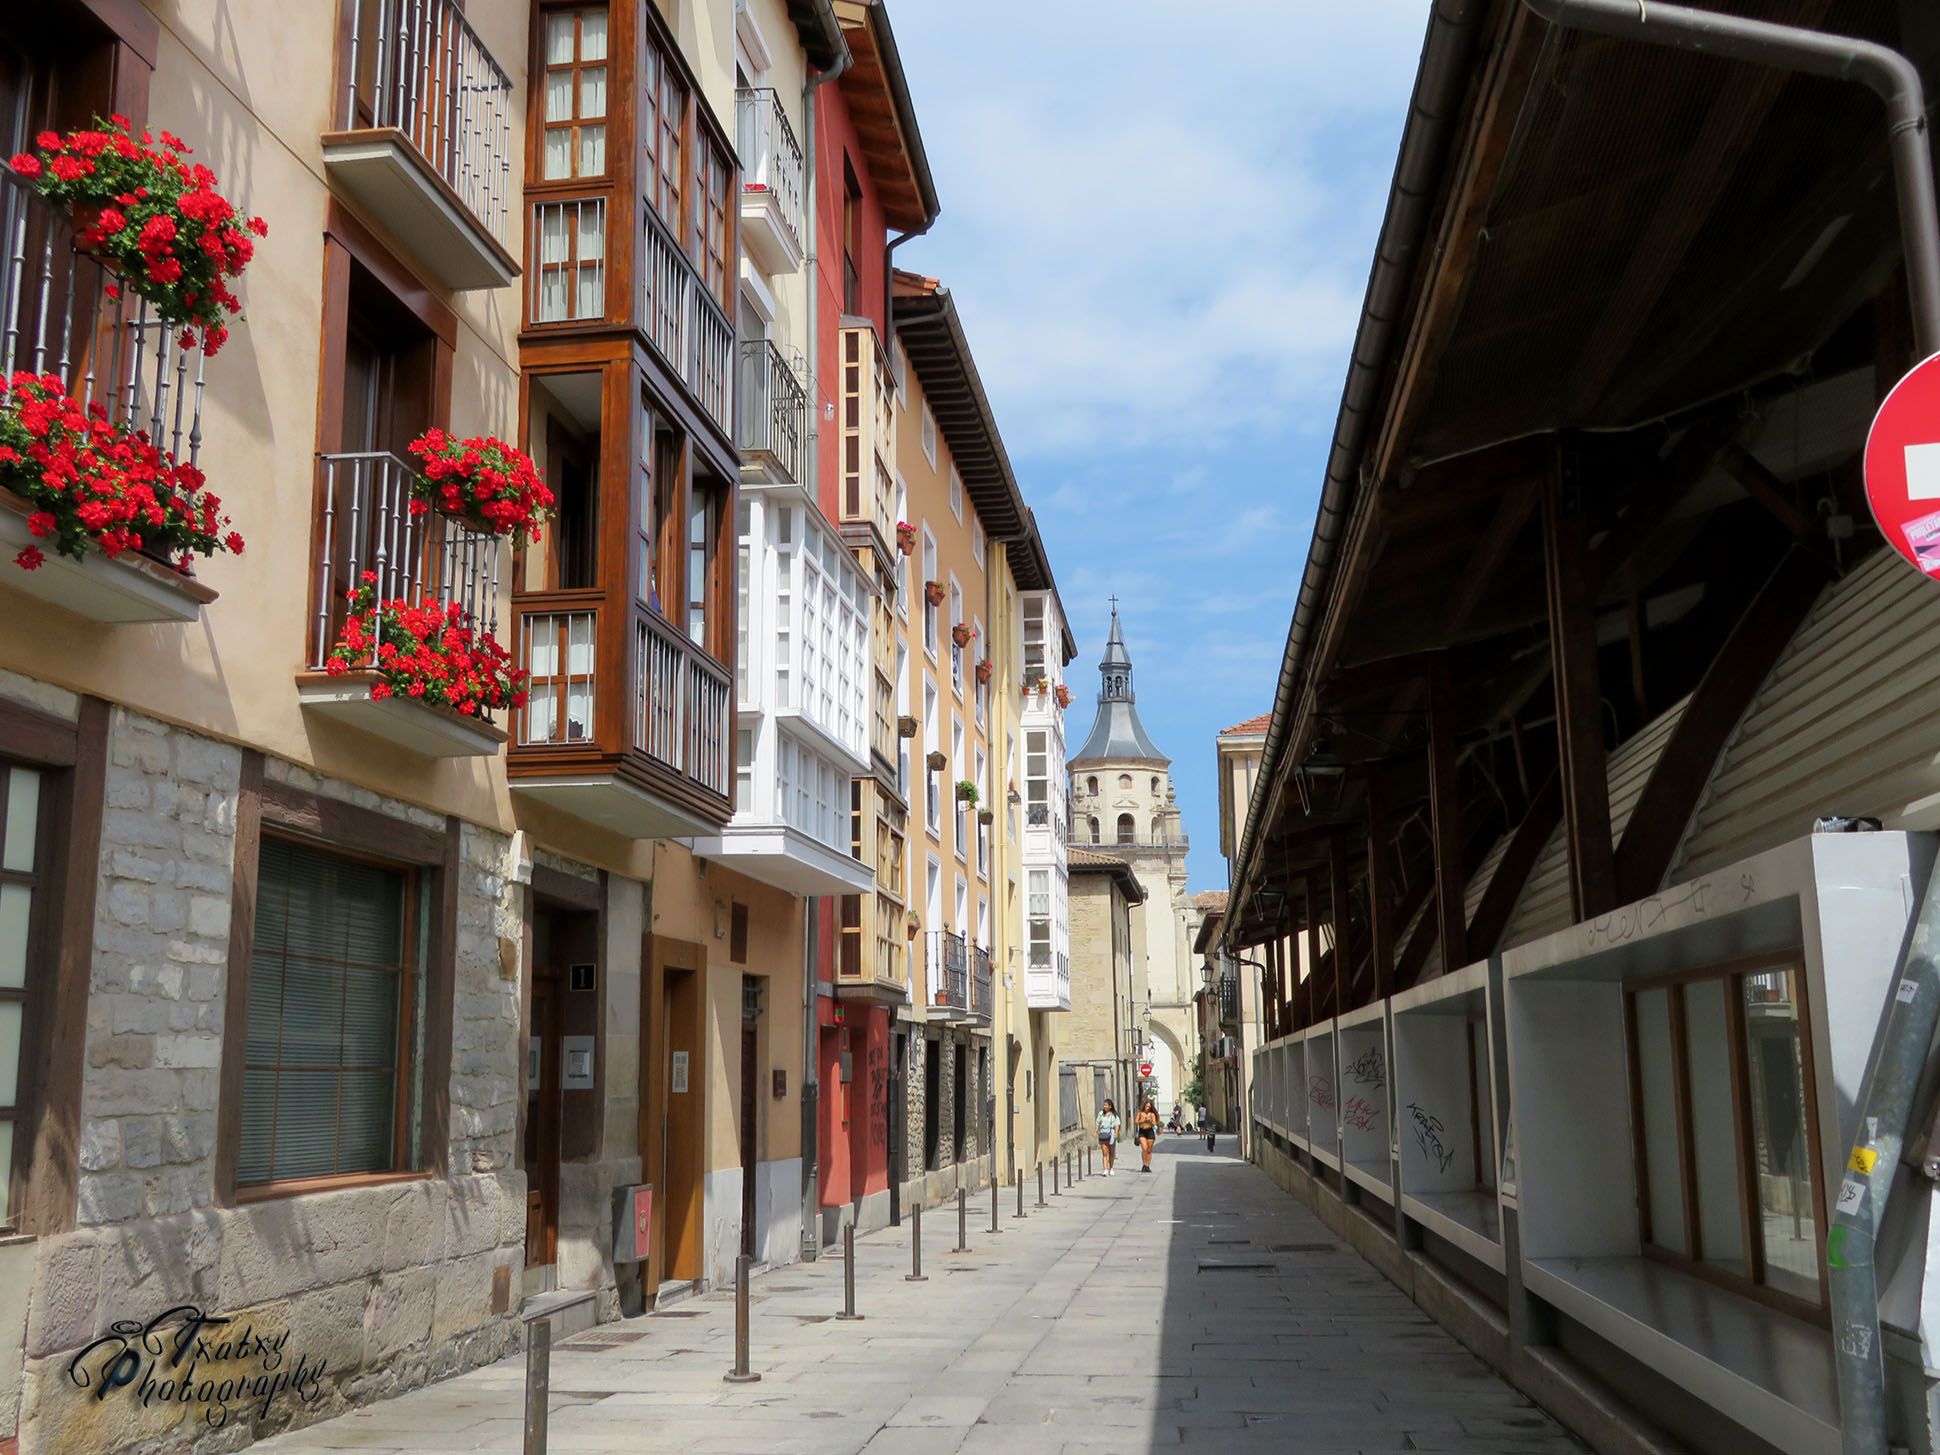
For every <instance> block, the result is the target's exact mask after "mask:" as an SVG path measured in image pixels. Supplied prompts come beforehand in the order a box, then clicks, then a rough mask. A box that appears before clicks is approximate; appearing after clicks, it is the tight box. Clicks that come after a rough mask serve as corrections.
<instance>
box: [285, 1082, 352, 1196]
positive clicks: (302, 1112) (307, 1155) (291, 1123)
mask: <svg viewBox="0 0 1940 1455" xmlns="http://www.w3.org/2000/svg"><path fill="white" fill-rule="evenodd" d="M337 1080H338V1073H337V1072H335V1071H285V1072H283V1073H282V1074H280V1075H279V1076H278V1077H277V1078H276V1128H275V1131H276V1145H275V1148H274V1151H273V1153H272V1155H271V1159H270V1175H271V1176H272V1177H274V1178H277V1179H278V1180H281V1179H283V1178H286V1177H326V1176H328V1175H329V1174H330V1173H332V1172H334V1171H336V1163H337Z"/></svg>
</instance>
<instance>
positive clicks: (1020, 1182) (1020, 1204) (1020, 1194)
mask: <svg viewBox="0 0 1940 1455" xmlns="http://www.w3.org/2000/svg"><path fill="white" fill-rule="evenodd" d="M1029 1216H1030V1214H1029V1213H1027V1212H1025V1211H1024V1169H1023V1168H1022V1167H1019V1168H1018V1169H1017V1211H1016V1212H1014V1213H1012V1214H1011V1217H1012V1218H1013V1219H1015V1218H1022V1217H1029Z"/></svg>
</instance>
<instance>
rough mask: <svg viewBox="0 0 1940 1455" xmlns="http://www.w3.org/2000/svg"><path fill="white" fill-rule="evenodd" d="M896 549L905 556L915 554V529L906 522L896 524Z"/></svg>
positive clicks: (900, 521)
mask: <svg viewBox="0 0 1940 1455" xmlns="http://www.w3.org/2000/svg"><path fill="white" fill-rule="evenodd" d="M896 549H897V550H899V551H901V552H902V553H903V554H904V555H905V556H913V555H915V554H916V527H915V526H913V525H911V524H910V523H909V522H908V521H906V520H899V521H897V522H896Z"/></svg>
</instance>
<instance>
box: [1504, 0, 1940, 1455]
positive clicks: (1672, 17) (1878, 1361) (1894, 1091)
mask: <svg viewBox="0 0 1940 1455" xmlns="http://www.w3.org/2000/svg"><path fill="white" fill-rule="evenodd" d="M1523 4H1524V5H1526V6H1527V7H1528V8H1529V9H1530V10H1532V11H1534V12H1535V13H1536V14H1538V15H1540V16H1542V17H1543V18H1544V19H1545V20H1548V21H1550V22H1551V23H1553V24H1555V25H1559V26H1564V27H1568V28H1571V29H1576V30H1587V31H1593V32H1596V33H1598V34H1601V35H1610V36H1618V37H1623V38H1628V39H1632V40H1642V41H1646V42H1648V43H1650V44H1654V45H1661V46H1668V47H1670V48H1672V49H1676V50H1689V51H1702V52H1704V53H1706V54H1708V55H1717V56H1722V57H1724V58H1725V59H1727V60H1737V61H1748V62H1751V63H1753V64H1756V65H1765V66H1772V67H1776V68H1778V69H1780V70H1787V71H1799V72H1803V73H1805V74H1807V75H1814V76H1826V77H1830V78H1832V79H1834V80H1843V81H1857V82H1859V83H1860V84H1861V85H1863V86H1865V87H1867V88H1868V89H1869V90H1871V91H1872V92H1873V93H1874V94H1875V95H1877V96H1878V97H1879V98H1880V99H1881V100H1882V101H1884V102H1885V103H1886V119H1887V145H1888V146H1889V147H1890V149H1891V152H1892V158H1893V182H1894V190H1895V193H1896V195H1897V199H1898V202H1899V213H1900V247H1901V250H1902V251H1903V252H1904V254H1905V260H1906V281H1907V291H1908V293H1909V294H1911V296H1912V312H1913V329H1914V336H1915V339H1916V342H1917V345H1918V349H1919V353H1920V354H1921V356H1922V357H1925V356H1926V355H1928V354H1931V353H1933V352H1934V351H1935V350H1936V349H1940V210H1937V209H1936V207H1935V204H1934V189H1933V157H1932V153H1931V150H1930V148H1929V147H1928V145H1927V139H1926V128H1927V120H1926V101H1925V97H1924V95H1923V92H1922V88H1921V85H1920V73H1919V70H1918V69H1917V68H1916V67H1915V66H1914V64H1913V62H1912V61H1910V60H1908V59H1907V58H1906V57H1905V56H1903V55H1901V54H1900V53H1899V52H1898V51H1896V50H1893V49H1891V48H1890V47H1888V46H1883V45H1880V44H1878V43H1877V42H1874V41H1869V40H1859V39H1856V38H1854V37H1851V36H1840V35H1827V34H1824V33H1822V32H1819V31H1815V30H1806V29H1802V28H1800V27H1797V26H1789V25H1773V24H1771V23H1769V22H1767V21H1762V20H1747V19H1744V18H1742V17H1740V16H1736V15H1719V14H1717V13H1715V12H1712V11H1707V10H1696V9H1692V8H1690V7H1688V6H1683V5H1667V4H1659V3H1657V0H1648V3H1647V4H1645V3H1639V0H1523ZM1936 956H1940V874H1930V875H1929V876H1928V878H1927V886H1926V891H1925V894H1924V895H1923V896H1922V899H1921V903H1920V914H1919V919H1918V920H1917V921H1916V923H1915V926H1914V931H1913V938H1912V940H1911V942H1910V943H1909V944H1908V947H1907V954H1906V959H1905V961H1904V963H1903V964H1902V966H1901V970H1900V978H1899V980H1898V985H1897V993H1896V994H1895V995H1894V997H1893V998H1892V999H1891V1000H1889V1001H1888V1002H1887V1003H1886V1012H1885V1014H1884V1015H1883V1016H1882V1017H1881V1019H1880V1025H1879V1033H1878V1035H1877V1037H1876V1039H1875V1040H1874V1043H1873V1054H1872V1060H1871V1064H1870V1065H1869V1066H1868V1067H1867V1071H1866V1082H1865V1088H1864V1091H1863V1092H1862V1094H1861V1096H1860V1098H1859V1121H1858V1129H1859V1130H1858V1140H1857V1142H1856V1144H1855V1145H1854V1147H1853V1149H1852V1158H1851V1161H1850V1162H1849V1164H1848V1173H1847V1176H1846V1177H1845V1178H1844V1180H1843V1182H1842V1184H1841V1187H1840V1192H1839V1197H1838V1200H1837V1203H1836V1207H1835V1212H1834V1215H1833V1220H1832V1230H1831V1234H1830V1236H1829V1238H1828V1239H1827V1243H1826V1263H1827V1267H1828V1274H1829V1284H1830V1290H1831V1298H1832V1327H1833V1340H1832V1343H1833V1367H1834V1370H1835V1372H1836V1374H1837V1377H1838V1383H1839V1415H1840V1418H1839V1425H1840V1439H1841V1442H1842V1446H1843V1448H1844V1449H1845V1450H1846V1452H1847V1455H1885V1452H1886V1449H1887V1443H1886V1363H1885V1357H1884V1355H1883V1353H1882V1352H1881V1349H1880V1335H1879V1288H1878V1281H1877V1278H1876V1276H1875V1272H1874V1268H1873V1242H1874V1239H1875V1237H1876V1236H1877V1234H1878V1232H1879V1225H1880V1220H1881V1218H1882V1217H1883V1215H1884V1214H1885V1211H1886V1199H1887V1195H1888V1194H1889V1193H1890V1192H1891V1191H1892V1186H1893V1176H1894V1172H1895V1170H1896V1169H1897V1168H1898V1166H1899V1161H1900V1149H1901V1146H1902V1144H1903V1142H1904V1141H1905V1137H1906V1121H1907V1117H1908V1115H1909V1113H1910V1111H1911V1107H1912V1101H1913V1090H1914V1084H1915V1083H1916V1082H1917V1081H1918V1080H1919V1076H1920V1071H1921V1068H1922V1066H1923V1065H1924V1063H1925V1060H1926V1053H1927V1047H1928V1045H1929V1043H1930V1042H1931V1041H1932V1039H1933V1028H1934V1024H1935V1021H1936V1018H1940V971H1936V969H1935V958H1936Z"/></svg>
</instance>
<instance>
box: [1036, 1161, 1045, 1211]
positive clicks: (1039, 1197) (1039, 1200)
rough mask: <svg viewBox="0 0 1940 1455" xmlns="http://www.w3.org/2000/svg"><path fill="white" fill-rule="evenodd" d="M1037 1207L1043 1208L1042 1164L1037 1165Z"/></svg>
mask: <svg viewBox="0 0 1940 1455" xmlns="http://www.w3.org/2000/svg"><path fill="white" fill-rule="evenodd" d="M1037 1205H1038V1206H1039V1207H1043V1206H1044V1164H1043V1163H1042V1162H1040V1163H1038V1164H1037Z"/></svg>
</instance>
